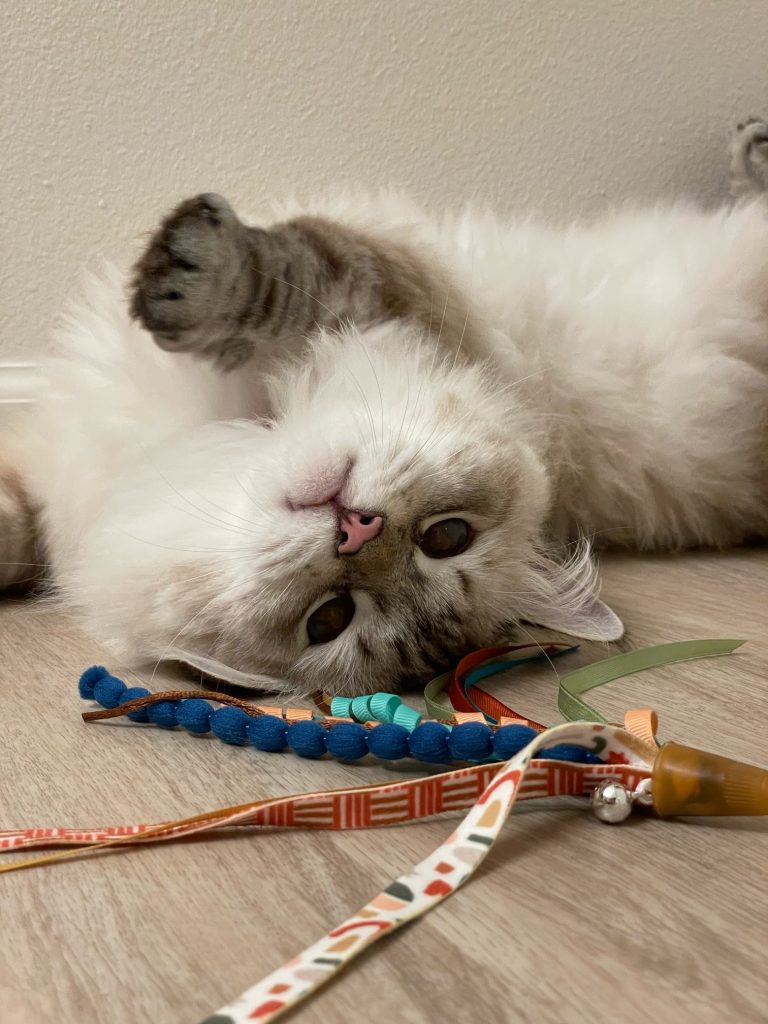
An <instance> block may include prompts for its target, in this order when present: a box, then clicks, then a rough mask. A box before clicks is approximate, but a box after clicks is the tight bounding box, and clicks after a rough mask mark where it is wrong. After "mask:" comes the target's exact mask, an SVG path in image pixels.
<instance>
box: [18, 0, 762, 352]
mask: <svg viewBox="0 0 768 1024" xmlns="http://www.w3.org/2000/svg"><path fill="white" fill-rule="evenodd" d="M2 10H3V41H2V49H0V168H1V169H2V173H1V174H0V190H1V192H2V207H1V210H2V212H1V213H0V218H1V219H0V224H1V225H2V226H1V227H0V239H1V240H2V262H0V289H1V293H0V354H2V355H3V356H4V357H5V358H8V357H16V356H20V355H21V356H24V355H34V353H35V351H36V350H37V351H39V349H40V346H41V345H42V344H44V341H45V338H46V336H47V335H48V333H49V331H50V327H51V325H52V323H53V322H54V320H55V317H56V315H57V312H58V310H59V309H60V306H61V303H62V300H63V298H64V297H65V295H66V294H67V293H68V292H69V291H70V289H71V288H72V286H73V283H74V282H75V280H76V277H77V271H78V268H79V267H81V266H82V265H83V264H84V262H85V261H87V260H90V259H92V258H93V257H94V256H95V254H97V253H99V252H105V253H108V254H111V255H114V256H117V257H118V258H120V259H124V258H126V257H127V256H128V255H129V254H130V253H131V252H132V251H133V247H135V245H136V242H137V239H138V237H139V236H140V234H141V232H143V231H145V230H146V229H147V228H149V227H150V226H151V225H152V223H153V221H154V220H155V218H156V217H157V216H158V215H159V214H160V212H161V211H163V210H164V209H165V208H166V207H167V206H169V205H170V204H172V203H173V202H175V201H176V200H177V199H179V198H180V197H182V196H183V195H185V194H188V193H193V192H195V191H199V190H216V191H220V192H224V193H225V194H227V195H228V196H229V197H230V198H232V199H233V200H235V201H236V202H238V203H241V204H245V205H246V206H247V205H248V204H249V203H250V205H251V206H253V205H255V203H256V202H257V201H258V197H260V196H264V195H269V194H278V195H279V194H282V193H284V192H286V191H290V190H293V189H296V190H299V191H301V192H304V191H312V190H314V189H320V188H323V187H324V186H326V185H328V184H332V183H336V182H338V183H349V184H353V185H362V186H377V185H382V184H395V185H399V186H407V187H408V188H410V189H411V190H412V191H414V192H415V193H416V194H418V195H420V196H423V197H425V198H427V199H428V200H430V201H431V202H433V203H435V204H437V205H440V204H445V203H456V202H461V201H462V200H465V199H468V198H476V197H479V198H481V199H482V200H486V201H488V202H490V203H492V204H495V205H497V206H499V207H501V208H519V209H529V208H533V209H537V210H539V211H541V212H543V213H544V214H546V215H551V216H555V217H558V218H567V217H570V216H572V215H574V214H580V213H590V212H593V211H596V210H599V209H601V208H602V207H603V206H604V205H605V204H606V203H607V202H613V201H618V200H622V199H624V198H626V197H637V198H654V197H660V196H673V195H678V194H680V193H688V194H692V195H694V196H698V197H701V198H703V199H705V200H710V199H713V198H714V197H716V196H719V195H721V194H722V193H723V189H724V170H725V164H724V159H723V135H724V133H725V131H726V129H727V127H728V126H729V125H730V124H731V123H732V122H733V121H734V119H736V118H738V117H740V116H742V115H744V114H749V113H754V112H761V111H762V112H764V113H768V56H767V55H768V2H766V0H740V2H736V0H700V2H697V0H631V2H621V0H572V2H565V0H518V2H514V0H479V2H469V0H452V2H431V0H424V2H421V3H411V2H409V0H249V2H246V0H101V2H98V0H90V2H86V0H66V2H61V3H56V2H53V0H27V2H24V3H22V2H19V0H4V3H3V4H2Z"/></svg>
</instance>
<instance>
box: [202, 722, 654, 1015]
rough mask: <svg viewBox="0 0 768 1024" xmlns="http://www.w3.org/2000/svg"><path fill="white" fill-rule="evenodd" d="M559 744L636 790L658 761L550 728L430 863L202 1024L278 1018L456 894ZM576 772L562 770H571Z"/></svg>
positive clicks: (630, 744)
mask: <svg viewBox="0 0 768 1024" xmlns="http://www.w3.org/2000/svg"><path fill="white" fill-rule="evenodd" d="M558 743H577V744H580V745H584V746H588V747H595V746H599V747H600V749H601V751H604V752H605V753H607V754H608V755H609V756H611V757H612V758H613V759H615V760H621V761H624V762H626V764H625V765H624V766H623V772H622V775H623V778H624V780H625V782H624V784H625V785H626V786H627V787H628V788H630V789H635V788H636V787H637V785H638V784H639V782H640V781H641V780H642V779H644V778H647V777H648V776H649V774H650V769H651V766H652V764H653V758H654V756H655V748H654V747H653V746H652V745H649V744H647V743H644V742H643V741H642V740H639V739H638V738H637V737H635V736H633V735H632V734H631V733H627V732H624V730H622V729H619V728H618V727H616V726H604V725H599V724H594V723H585V722H577V723H567V724H565V725H559V726H555V728H553V729H548V730H546V731H545V732H543V733H541V734H540V735H539V736H537V737H536V738H535V739H534V740H533V741H532V742H531V743H530V744H529V745H528V746H527V747H525V748H524V749H523V750H521V751H520V752H519V753H518V754H516V755H515V757H513V758H512V759H511V760H510V761H508V762H507V763H506V764H504V765H503V766H502V768H501V770H500V771H497V772H496V773H495V774H494V776H493V778H492V779H491V780H490V782H489V783H488V785H487V786H486V787H485V788H484V789H483V791H482V792H481V793H480V795H479V797H478V798H477V800H476V801H475V803H474V805H473V806H472V808H471V810H470V812H469V814H468V815H467V816H466V818H465V819H464V820H463V821H462V822H461V824H460V825H459V826H458V828H457V829H456V830H455V831H454V832H453V833H452V834H451V835H450V836H449V837H448V838H447V839H446V841H445V842H444V843H442V845H440V846H439V847H438V848H437V849H436V850H435V851H434V852H433V853H431V854H430V855H429V856H428V857H427V858H426V859H425V860H423V861H422V862H421V863H420V864H417V865H416V866H415V867H414V868H413V869H412V870H411V871H409V872H408V873H407V874H405V875H401V876H400V877H399V878H397V879H395V880H394V881H393V882H391V883H390V884H389V885H388V886H387V887H386V888H385V889H384V890H383V891H382V892H380V893H379V894H378V895H377V896H375V897H374V898H373V899H372V900H370V901H369V902H368V903H366V905H365V906H364V907H362V908H361V909H360V910H358V912H357V913H356V914H353V915H352V916H351V917H349V918H347V920H346V921H344V922H342V923H341V924H340V925H338V926H337V927H336V928H333V929H332V930H331V931H329V932H328V933H327V934H326V935H324V936H323V938H321V939H320V940H319V941H318V942H315V943H313V944H312V945H311V946H309V947H307V949H305V950H304V951H303V952H302V953H300V954H299V955H298V956H296V957H294V958H293V959H291V960H290V961H289V962H288V963H287V964H285V965H283V966H282V967H279V968H278V969H277V970H276V971H273V972H272V973H271V974H269V975H267V977H265V978H264V979H262V980H261V981H260V982H258V983H257V984H256V985H254V986H253V987H252V988H249V989H248V990H247V991H246V992H244V993H243V994H242V995H241V996H240V997H239V998H238V999H236V1000H235V1001H234V1002H232V1003H230V1004H228V1005H227V1006H225V1007H223V1008H222V1009H221V1010H219V1011H218V1012H217V1013H215V1014H214V1015H213V1016H211V1017H209V1018H207V1020H206V1021H203V1022H202V1024H248V1022H253V1021H259V1022H260V1024H267V1022H268V1021H272V1020H275V1019H276V1018H277V1017H279V1016H281V1015H282V1014H283V1013H285V1012H286V1011H288V1010H290V1009H292V1008H293V1007H295V1006H296V1004H297V1003H299V1002H301V1001H302V1000H304V999H306V998H307V997H308V996H310V995H312V994H313V993H314V992H315V991H316V990H317V989H318V988H319V987H320V986H321V985H324V984H326V983H327V982H328V981H330V980H331V979H332V978H333V977H334V975H336V974H337V973H338V972H339V971H340V970H342V968H344V967H345V966H346V965H347V964H348V963H350V961H352V960H353V959H354V958H355V957H357V956H359V955H360V953H362V952H364V950H366V949H368V948H369V947H370V946H371V945H372V944H373V943H374V942H377V941H378V940H379V939H381V938H382V937H383V936H385V935H390V934H391V933H392V932H393V931H395V930H396V929H398V928H400V927H402V926H403V925H404V924H407V923H408V922H409V921H413V920H415V919H416V918H418V917H421V916H422V915H423V914H426V913H427V912H428V911H430V910H432V909H433V908H434V907H436V906H437V905H438V904H439V903H440V902H442V900H444V899H445V898H446V897H448V896H450V895H452V893H454V892H455V891H456V890H457V889H458V888H459V887H460V886H461V885H463V884H464V883H465V882H466V881H468V880H469V878H471V876H472V875H473V874H474V872H475V871H476V870H477V868H478V867H479V866H480V864H481V863H482V862H483V860H485V858H486V856H487V855H488V853H489V852H490V850H491V849H492V847H493V844H494V843H495V842H496V840H497V838H498V836H499V834H500V832H501V830H502V827H503V826H504V823H505V822H506V820H507V818H508V817H509V814H510V812H511V810H512V808H513V807H514V805H515V802H516V801H517V799H518V798H520V797H522V796H523V795H524V792H525V787H526V784H527V783H528V782H529V780H530V773H531V771H532V770H533V767H534V765H535V764H536V762H535V761H534V760H533V757H534V754H535V752H536V751H537V750H540V749H541V748H542V747H544V746H553V745H555V744H558ZM572 767H575V766H572V765H567V766H565V765H564V764H561V766H560V768H561V769H562V770H565V771H570V770H571V768H572ZM601 767H608V766H601ZM614 767H618V766H614Z"/></svg>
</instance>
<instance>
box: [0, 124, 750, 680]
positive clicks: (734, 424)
mask: <svg viewBox="0 0 768 1024" xmlns="http://www.w3.org/2000/svg"><path fill="white" fill-rule="evenodd" d="M766 140H768V129H766V127H765V126H764V125H762V124H760V123H750V124H748V125H747V126H745V127H744V128H743V129H741V130H740V132H739V134H738V135H737V137H736V140H735V142H734V147H733V154H732V159H733V167H732V170H733V180H734V191H735V192H737V193H741V194H745V193H747V192H748V193H749V195H746V196H745V198H742V199H741V201H740V202H739V203H738V204H736V205H735V206H733V207H732V208H728V209H723V210H720V211H716V212H709V213H704V212H701V211H698V210H696V209H693V208H690V207H674V208H671V209H666V210H654V211H651V212H646V213H629V214H626V215H623V216H619V217H614V218H612V219H610V220H607V221H604V222H602V223H599V224H596V225H594V226H592V227H588V228H572V229H570V230H569V231H567V232H565V233H563V232H556V231H554V230H551V229H548V228H541V227H532V226H531V225H530V224H528V223H526V224H524V225H504V224H501V223H499V222H498V221H496V220H494V219H493V218H491V217H490V216H485V217H479V218H478V217H474V216H471V215H466V216H465V217H462V218H459V219H450V218H446V219H445V220H443V221H440V222H437V221H434V220H432V219H430V218H429V217H427V216H426V215H424V214H423V213H422V212H421V211H419V210H416V209H414V208H413V207H411V206H410V205H408V204H407V203H405V202H404V201H402V200H398V199H386V200H379V201H376V202H372V201H367V200H359V201H344V202H342V201H339V202H337V203H335V204H325V206H324V207H322V208H320V209H318V210H316V211H313V213H312V214H311V215H301V216H297V217H292V218H288V219H283V220H281V221H280V222H279V223H277V224H276V225H275V226H273V227H271V228H267V229H261V228H251V227H246V226H245V225H244V224H243V223H242V222H241V221H240V220H239V219H238V218H237V216H236V215H235V214H234V212H233V211H232V210H231V208H230V207H229V205H228V204H227V203H226V202H225V201H224V200H222V199H220V198H219V197H216V196H199V197H197V198H196V199H192V200H189V201H187V202H185V203H183V204H182V205H181V206H180V207H179V208H178V209H177V210H175V211H174V212H173V213H172V214H171V215H170V216H169V217H168V218H167V219H166V220H165V221H164V222H163V224H162V225H161V227H160V229H159V230H158V231H157V233H156V235H155V236H154V238H153V240H152V242H151V244H150V246H149V248H148V250H147V251H146V253H145V254H144V256H143V257H142V258H141V260H140V261H139V263H138V266H137V269H136V273H135V277H134V280H133V283H132V286H131V300H130V313H131V317H132V318H133V322H132V321H131V318H129V316H128V312H127V310H126V308H125V303H124V299H123V295H124V285H123V283H122V281H121V280H120V278H119V276H118V275H115V274H111V275H108V276H107V278H106V279H105V280H101V281H98V282H94V283H93V284H92V286H91V289H90V295H89V297H88V300H87V301H86V302H83V303H81V304H80V305H79V306H78V307H77V308H76V309H75V310H73V312H72V313H71V314H70V317H69V320H68V324H67V327H66V329H65V331H64V334H63V338H62V339H61V343H60V346H59V352H60V354H59V355H58V356H57V357H56V358H53V359H51V361H50V362H49V363H48V365H47V384H46V388H45V392H44V394H43V396H42V398H41V401H40V403H39V404H38V406H37V408H36V410H35V412H34V414H33V415H32V416H30V417H28V418H27V419H26V420H24V421H22V422H20V423H19V424H18V429H17V430H16V431H15V432H14V434H13V436H12V437H9V438H8V439H7V445H6V465H5V467H4V469H3V474H2V480H3V490H2V493H0V514H2V516H3V527H4V533H3V546H4V552H3V556H2V557H3V560H4V561H5V562H6V563H29V562H34V561H36V554H35V552H36V551H38V552H43V553H44V555H45V559H46V562H47V564H48V565H49V567H50V574H51V577H52V581H53V584H54V586H55V588H56V590H57V592H58V593H59V594H60V595H61V597H62V599H63V601H64V602H65V603H66V604H67V605H68V606H69V607H71V608H72V609H73V610H75V611H76V612H77V614H78V615H79V616H80V618H81V620H82V622H83V623H84V625H85V627H86V628H87V629H89V630H90V631H91V632H92V633H93V634H94V635H95V636H97V637H98V638H99V639H100V640H102V641H104V642H106V643H108V644H109V645H111V646H112V647H113V648H115V649H116V650H117V653H118V654H119V656H120V657H121V658H124V659H132V660H141V659H158V658H163V657H180V658H184V659H186V660H189V661H191V662H193V663H195V664H198V665H200V666H202V667H204V668H207V669H208V670H209V671H212V672H214V673H218V674H220V675H224V676H228V677H233V678H239V679H241V680H243V681H245V680H246V678H247V679H249V680H251V681H255V682H257V683H263V684H264V685H268V686H270V687H276V688H280V689H283V690H286V691H287V690H290V691H293V692H308V691H310V690H313V689H316V688H322V689H324V690H327V691H330V692H347V693H354V692H364V691H374V690H381V689H384V690H390V689H392V688H393V687H395V686H398V685H402V684H405V683H407V682H417V681H421V680H423V679H424V678H426V677H429V676H431V675H434V674H435V673H437V672H439V671H441V670H442V669H444V668H445V667H446V666H447V665H448V664H449V663H451V662H453V661H454V660H455V659H456V658H457V657H459V656H460V655H461V654H463V653H465V652H466V651H467V650H469V649H471V648H474V647H479V646H484V645H487V644H490V643H494V642H496V641H499V640H504V639H508V638H509V637H510V636H512V635H513V634H514V632H515V629H516V624H518V623H520V622H524V621H531V622H535V623H540V624H543V625H548V626H551V627H554V628H556V629H559V630H562V631H564V632H568V633H573V634H576V635H578V636H584V637H591V638H597V639H605V640H610V639H615V638H617V637H618V636H619V635H620V634H621V632H622V626H621V623H620V622H619V620H618V619H617V618H616V616H615V615H614V614H613V613H612V612H611V611H610V610H609V609H608V608H607V607H606V606H605V605H604V604H602V603H601V602H600V601H599V600H598V599H597V598H596V596H595V594H594V589H595V587H594V584H595V580H594V571H593V568H592V565H591V562H590V559H589V553H588V548H587V547H586V546H585V545H584V544H581V545H579V546H576V547H575V548H571V549H570V550H571V555H570V557H565V559H564V552H565V551H567V550H568V549H567V548H566V547H565V545H567V544H568V542H571V541H577V540H579V538H582V537H587V538H589V539H591V538H595V539H596V540H597V541H598V542H601V543H612V544H622V545H633V546H640V547H643V548H649V547H680V546H685V545H693V544H715V545H723V544H731V543H738V542H740V541H742V540H744V539H745V538H747V537H749V536H751V535H759V534H762V535H766V534H768V216H767V215H766V208H765V206H764V203H763V199H762V194H761V192H762V184H763V179H762V173H763V160H764V157H765V147H766ZM153 338H154V342H156V343H157V344H155V343H154V342H153V340H152V339H153ZM21 574H23V570H22V569H20V568H17V567H16V565H15V564H14V565H7V566H6V582H13V580H14V579H15V578H18V576H19V575H21ZM238 674H240V675H238Z"/></svg>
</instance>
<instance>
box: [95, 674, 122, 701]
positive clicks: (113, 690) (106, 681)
mask: <svg viewBox="0 0 768 1024" xmlns="http://www.w3.org/2000/svg"><path fill="white" fill-rule="evenodd" d="M127 689H128V687H127V686H126V685H125V683H124V682H123V680H122V679H118V678H117V676H110V675H106V676H102V678H101V679H99V681H98V682H97V683H96V685H95V686H94V688H93V696H94V699H95V700H97V701H98V702H99V704H101V706H102V707H103V708H116V707H117V705H118V704H119V703H120V699H121V697H122V696H123V694H124V693H125V691H126V690H127Z"/></svg>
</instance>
